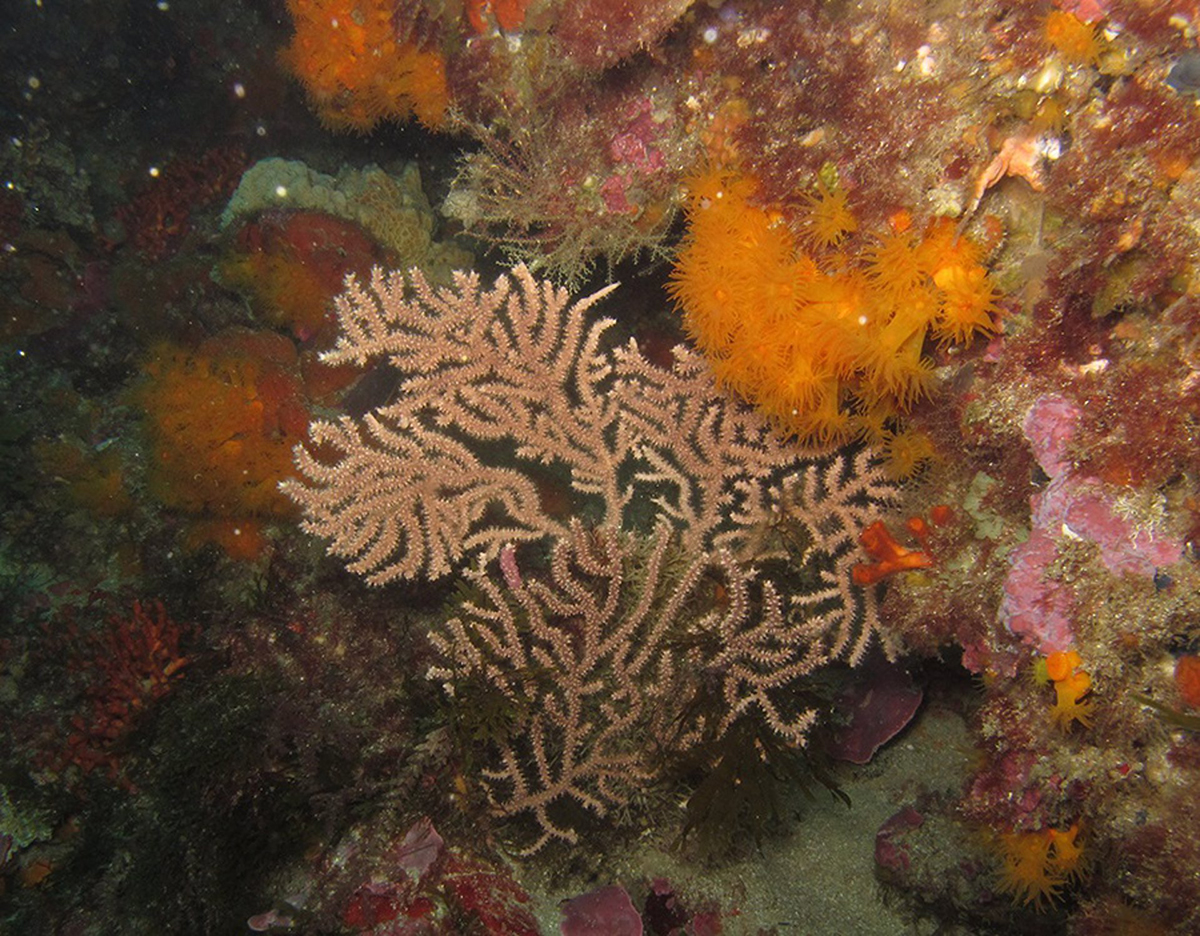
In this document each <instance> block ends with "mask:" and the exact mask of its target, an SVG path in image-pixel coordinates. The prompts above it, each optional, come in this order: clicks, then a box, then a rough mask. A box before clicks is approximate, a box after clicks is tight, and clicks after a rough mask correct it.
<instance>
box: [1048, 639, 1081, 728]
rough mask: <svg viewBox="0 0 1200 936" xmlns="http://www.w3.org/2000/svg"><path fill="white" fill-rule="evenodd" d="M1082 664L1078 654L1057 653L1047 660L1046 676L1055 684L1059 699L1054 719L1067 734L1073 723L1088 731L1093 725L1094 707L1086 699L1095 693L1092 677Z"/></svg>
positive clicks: (1056, 695) (1068, 651) (1055, 705)
mask: <svg viewBox="0 0 1200 936" xmlns="http://www.w3.org/2000/svg"><path fill="white" fill-rule="evenodd" d="M1082 663H1083V658H1082V657H1080V655H1079V654H1078V653H1077V652H1075V651H1074V650H1065V651H1064V650H1057V651H1055V652H1054V653H1051V654H1050V655H1049V656H1048V657H1046V675H1047V676H1048V677H1049V678H1050V680H1051V681H1052V682H1053V683H1054V693H1055V697H1056V700H1055V703H1054V708H1053V710H1052V711H1051V712H1050V717H1051V718H1052V719H1053V720H1054V722H1055V724H1057V725H1058V726H1059V727H1061V728H1063V729H1064V730H1065V729H1067V728H1070V727H1071V723H1072V722H1079V723H1080V724H1081V725H1083V726H1084V727H1085V728H1088V727H1091V724H1092V715H1091V712H1092V703H1091V701H1090V700H1087V699H1084V698H1083V697H1084V696H1086V695H1087V694H1088V693H1089V692H1091V691H1092V677H1091V676H1089V675H1088V674H1087V672H1086V671H1085V670H1082V669H1080V666H1081V665H1082Z"/></svg>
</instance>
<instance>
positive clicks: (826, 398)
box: [670, 170, 998, 445]
mask: <svg viewBox="0 0 1200 936" xmlns="http://www.w3.org/2000/svg"><path fill="white" fill-rule="evenodd" d="M686 185H687V190H688V204H687V217H688V233H687V237H686V238H685V241H684V244H683V247H682V249H681V251H680V254H679V257H678V260H677V262H676V265H675V270H674V273H673V276H672V282H671V285H670V291H671V294H672V296H673V297H674V299H675V301H676V303H677V305H678V306H679V307H680V308H681V310H682V312H683V319H684V326H685V329H686V331H687V333H688V335H689V336H690V337H691V338H692V339H693V340H694V341H695V342H696V344H697V345H698V346H699V348H700V349H701V351H703V352H704V354H705V355H707V357H708V358H709V360H710V361H711V363H712V368H713V371H714V373H715V375H716V378H717V380H718V382H719V383H720V384H721V385H723V386H724V387H727V388H729V389H730V390H732V391H734V392H736V393H738V394H740V395H741V396H742V397H744V398H745V399H746V400H748V401H749V402H751V403H753V404H754V405H755V406H757V407H758V408H759V409H760V410H761V411H762V412H764V413H765V414H766V415H767V416H768V417H769V418H770V419H771V420H772V421H773V422H774V423H775V424H776V425H777V426H778V428H779V429H780V430H781V431H782V432H785V433H787V434H790V435H794V436H796V437H797V438H798V439H799V440H800V441H801V442H803V443H810V444H820V445H831V444H838V443H842V442H845V441H848V440H850V439H852V438H856V437H861V438H867V439H869V440H871V441H873V442H881V441H884V440H885V439H886V438H887V437H888V434H889V433H888V425H889V420H892V419H893V417H895V416H897V415H898V414H901V413H903V412H905V411H907V410H908V409H909V408H910V407H911V406H912V404H913V403H914V402H915V401H916V400H918V399H919V398H921V397H922V396H924V395H926V394H927V393H928V392H929V389H930V386H931V383H932V366H931V364H930V362H929V360H928V359H927V358H926V357H925V355H924V349H925V343H926V339H928V338H932V339H934V340H935V341H938V342H941V343H943V344H950V343H959V342H966V341H969V340H970V339H971V338H972V337H973V336H974V335H975V334H976V333H985V334H986V333H989V332H992V331H994V330H995V327H996V322H995V319H996V315H997V311H998V310H997V306H996V299H997V294H996V290H995V288H994V287H993V286H992V283H991V280H990V278H989V277H988V273H987V270H986V269H985V268H984V267H983V265H982V264H981V262H980V261H981V259H982V253H983V251H982V250H981V249H980V248H979V247H978V246H977V245H976V244H974V243H972V242H971V241H970V240H968V239H967V238H965V237H960V236H959V235H958V233H957V231H956V230H955V226H954V224H953V222H951V221H950V220H948V219H942V220H941V221H937V222H935V223H933V224H932V225H931V226H930V227H929V229H928V230H927V231H926V233H925V235H924V236H923V237H917V236H915V235H914V234H913V233H912V232H910V231H909V230H908V229H907V227H906V226H904V225H893V229H892V230H891V231H889V232H887V233H884V234H881V235H878V236H876V237H874V238H871V239H866V238H863V237H862V236H861V235H858V234H856V231H857V222H856V220H855V218H854V215H853V214H852V212H851V211H850V208H849V206H848V205H847V202H846V196H845V193H844V192H842V191H840V190H838V189H836V188H829V187H826V186H824V185H822V186H820V188H819V190H818V192H817V193H816V194H815V195H813V196H812V197H811V198H810V199H809V211H808V216H807V218H806V219H805V223H804V225H803V230H804V234H805V238H804V239H805V242H806V243H805V249H804V250H801V249H799V248H798V247H797V244H796V239H795V238H794V237H793V234H792V232H791V230H790V229H789V228H788V226H787V225H786V224H785V223H784V222H783V220H782V218H781V216H780V215H779V214H778V213H776V212H772V211H770V210H768V209H767V208H764V207H760V206H759V205H756V204H755V203H754V202H753V194H754V190H755V182H754V180H753V179H750V178H746V177H744V176H741V175H738V174H737V173H734V172H730V171H725V170H709V171H704V172H701V173H698V174H696V175H694V176H692V177H691V178H690V179H688V180H687V183H686ZM848 248H856V249H854V250H853V251H852V252H851V250H849V249H848Z"/></svg>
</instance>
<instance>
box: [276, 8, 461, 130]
mask: <svg viewBox="0 0 1200 936" xmlns="http://www.w3.org/2000/svg"><path fill="white" fill-rule="evenodd" d="M394 9H395V5H394V4H392V3H387V2H382V0H288V12H290V13H291V16H292V24H293V26H294V28H295V34H294V35H293V36H292V41H291V43H290V44H289V45H288V47H287V48H286V49H284V50H283V52H282V53H281V55H280V58H281V59H282V61H283V64H284V65H285V66H286V67H287V68H288V70H289V71H291V72H292V73H293V74H294V75H295V76H296V77H297V78H299V79H300V81H301V83H302V84H303V85H304V87H305V90H306V91H307V92H308V95H309V98H310V99H311V101H312V103H313V105H314V107H315V108H316V110H317V113H318V115H319V116H320V118H321V120H322V121H324V122H325V123H326V124H328V125H329V126H330V127H333V128H335V129H339V130H358V131H362V132H365V131H367V130H370V129H371V128H372V127H374V126H375V124H377V123H379V122H380V121H382V120H388V119H395V120H405V119H407V118H408V117H409V116H410V115H412V114H415V115H416V117H417V119H418V120H420V121H421V123H423V124H425V126H427V127H430V128H431V129H435V130H436V129H438V128H440V127H441V125H442V122H443V120H444V118H445V113H446V105H447V103H448V101H449V95H448V91H447V88H446V63H445V60H444V59H443V58H442V56H441V54H440V53H439V52H437V51H426V50H422V49H420V48H418V47H417V46H415V45H413V44H411V43H406V42H399V41H397V38H396V24H395V23H394V22H393V17H394V12H393V11H394Z"/></svg>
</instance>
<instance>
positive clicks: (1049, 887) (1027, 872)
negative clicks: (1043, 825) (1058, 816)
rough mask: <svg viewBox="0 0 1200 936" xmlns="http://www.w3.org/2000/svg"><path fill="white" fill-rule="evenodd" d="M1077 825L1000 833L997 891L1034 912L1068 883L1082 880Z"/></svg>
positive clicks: (1081, 848) (998, 839) (997, 838)
mask: <svg viewBox="0 0 1200 936" xmlns="http://www.w3.org/2000/svg"><path fill="white" fill-rule="evenodd" d="M1078 837H1079V823H1078V822H1076V823H1073V824H1072V825H1071V827H1070V828H1068V829H1054V828H1048V829H1039V830H1037V831H1036V832H1003V833H1001V834H1000V835H998V836H997V837H996V843H997V845H998V847H999V850H1000V854H1001V857H1002V858H1003V860H1004V865H1003V867H1002V868H1001V869H1000V880H999V885H998V886H999V889H1000V890H1001V891H1003V892H1005V893H1008V894H1011V895H1012V896H1013V899H1014V900H1016V901H1018V902H1019V903H1022V904H1028V903H1031V902H1032V903H1033V904H1034V906H1036V907H1037V909H1039V910H1042V909H1044V904H1048V903H1050V902H1052V901H1053V900H1054V899H1055V898H1056V897H1057V896H1058V894H1059V891H1060V890H1062V888H1063V887H1064V886H1065V885H1066V884H1067V883H1068V882H1069V881H1071V880H1077V879H1079V878H1081V877H1083V874H1084V865H1083V845H1082V844H1080V843H1078V842H1077V841H1076V840H1077V838H1078Z"/></svg>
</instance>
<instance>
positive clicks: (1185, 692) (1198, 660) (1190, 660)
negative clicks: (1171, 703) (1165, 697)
mask: <svg viewBox="0 0 1200 936" xmlns="http://www.w3.org/2000/svg"><path fill="white" fill-rule="evenodd" d="M1175 688H1176V689H1178V690H1179V696H1180V698H1182V699H1183V701H1184V703H1185V704H1186V705H1187V707H1188V708H1194V709H1196V708H1200V657H1198V656H1194V655H1192V654H1188V655H1187V656H1181V657H1180V658H1179V659H1178V660H1176V661H1175Z"/></svg>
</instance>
